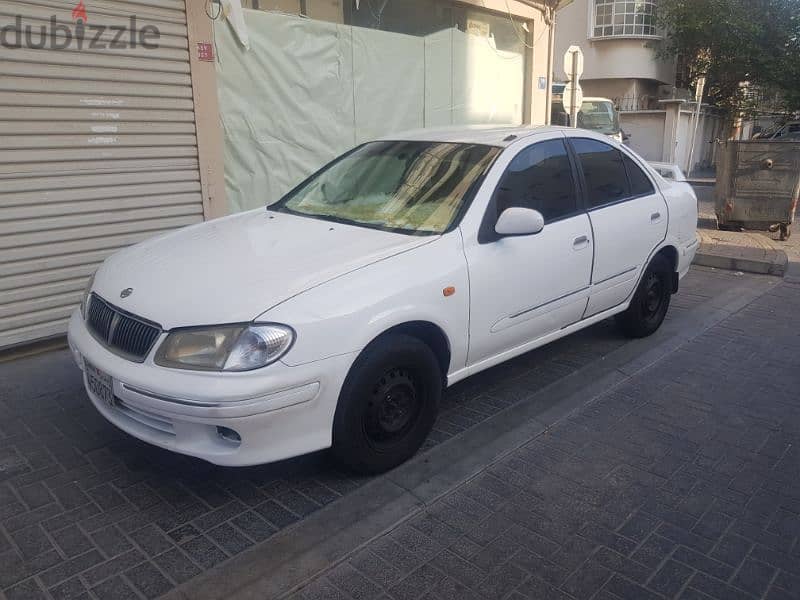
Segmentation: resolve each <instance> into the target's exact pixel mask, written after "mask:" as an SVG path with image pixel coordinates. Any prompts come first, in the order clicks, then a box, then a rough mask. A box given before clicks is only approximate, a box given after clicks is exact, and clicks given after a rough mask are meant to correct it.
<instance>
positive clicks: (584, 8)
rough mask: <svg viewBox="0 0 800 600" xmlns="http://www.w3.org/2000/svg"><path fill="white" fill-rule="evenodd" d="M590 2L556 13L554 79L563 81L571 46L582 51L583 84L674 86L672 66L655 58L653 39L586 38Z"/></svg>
mask: <svg viewBox="0 0 800 600" xmlns="http://www.w3.org/2000/svg"><path fill="white" fill-rule="evenodd" d="M590 9H591V5H590V0H575V1H574V2H572V3H571V4H569V5H567V6H565V7H564V8H562V9H561V10H559V11H558V13H557V14H556V42H555V76H556V78H557V79H559V78H561V79H563V78H566V74H565V73H564V72H563V56H564V53H565V52H566V51H567V48H569V47H570V46H571V45H573V44H574V45H577V46H580V47H581V50H583V54H584V59H585V70H584V74H583V77H582V78H581V80H582V82H585V83H587V84H588V82H589V81H590V80H595V79H617V78H621V79H651V80H655V81H658V82H661V83H674V80H675V63H674V61H672V60H668V61H664V60H660V59H658V58H657V57H656V49H657V47H658V44H659V43H660V42H659V41H657V40H652V39H636V38H631V39H623V38H614V39H596V40H591V39H589V19H590V14H591V10H590Z"/></svg>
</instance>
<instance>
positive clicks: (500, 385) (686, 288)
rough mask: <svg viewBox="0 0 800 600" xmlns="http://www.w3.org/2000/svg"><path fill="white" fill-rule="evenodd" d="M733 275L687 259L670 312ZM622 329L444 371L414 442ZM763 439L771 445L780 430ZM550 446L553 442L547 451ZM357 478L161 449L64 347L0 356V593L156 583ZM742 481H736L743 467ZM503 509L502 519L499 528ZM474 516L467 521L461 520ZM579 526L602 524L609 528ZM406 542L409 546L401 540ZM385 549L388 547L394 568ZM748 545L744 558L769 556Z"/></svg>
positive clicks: (410, 556) (528, 390)
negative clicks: (107, 416)
mask: <svg viewBox="0 0 800 600" xmlns="http://www.w3.org/2000/svg"><path fill="white" fill-rule="evenodd" d="M739 280H740V279H739V278H737V276H736V275H734V274H732V273H726V272H719V271H717V272H715V271H711V270H706V269H697V270H694V271H693V272H692V273H690V275H689V276H688V277H687V278H686V280H685V281H684V282H683V283H682V290H681V293H680V294H679V295H678V296H676V297H675V298H674V301H673V306H672V308H671V311H670V315H669V318H670V319H677V318H680V317H681V315H683V314H684V313H685V312H686V311H688V310H690V309H692V308H693V307H697V306H699V305H701V304H703V303H707V302H711V301H713V300H714V298H716V297H717V296H719V295H720V294H721V293H723V292H725V291H726V290H729V289H730V288H731V286H734V285H736V283H737V281H739ZM626 343H627V342H626V340H624V339H623V338H622V337H621V336H620V335H619V334H618V332H617V330H616V328H615V327H614V325H613V323H612V322H604V323H600V324H598V325H597V326H595V327H592V328H590V329H588V330H586V331H584V332H581V333H579V334H576V335H573V336H571V337H570V338H568V339H565V340H561V341H559V342H556V343H554V344H551V345H549V346H547V347H545V348H541V349H539V350H536V351H534V352H531V353H529V354H526V355H525V356H522V357H519V358H517V359H515V360H513V361H510V362H508V363H506V364H504V365H501V366H498V367H496V368H494V369H491V370H489V371H487V372H484V373H482V374H479V375H477V376H475V377H472V378H470V379H468V380H466V381H464V382H462V383H460V384H458V385H456V386H454V387H453V388H451V389H450V390H448V392H447V394H446V396H445V398H444V401H443V404H442V412H441V416H440V418H439V420H438V422H437V425H436V428H435V430H434V431H433V433H432V435H431V439H430V440H429V441H428V443H427V444H426V446H425V448H424V450H423V451H425V450H428V449H430V448H432V447H434V446H436V445H437V444H439V443H441V442H443V441H445V440H447V439H450V438H452V437H453V436H457V435H459V434H461V433H463V432H465V431H467V430H468V429H471V428H472V427H474V426H475V425H477V424H479V423H481V422H483V421H485V420H486V419H488V418H489V417H491V416H493V415H495V414H497V413H498V412H500V411H502V410H504V409H506V408H507V407H509V406H511V405H513V404H515V403H518V402H520V401H524V400H525V399H526V398H529V397H530V396H531V395H533V394H535V393H536V392H537V391H538V390H541V389H543V388H544V387H545V386H547V385H548V384H550V383H552V382H553V381H556V380H557V379H559V378H561V377H563V376H565V375H568V374H571V373H574V372H576V371H577V370H579V369H580V368H582V367H584V366H586V365H588V364H590V363H593V362H594V361H598V360H601V359H602V358H603V357H604V356H607V355H608V354H609V353H611V352H612V351H614V350H616V349H618V348H620V347H621V346H623V345H624V344H626ZM771 443H772V444H773V446H775V447H776V448H777V447H778V446H779V445H780V444H781V440H780V439H778V438H775V439H774V440H772V442H771ZM594 451H595V452H596V453H598V456H599V455H600V454H602V456H603V457H604V460H606V461H608V464H612V462H613V461H614V460H616V457H617V454H618V453H619V452H620V451H619V450H617V449H616V448H614V447H612V446H608V445H605V444H600V443H598V444H597V446H596V448H595V450H594ZM559 458H560V455H556V454H553V455H552V460H558V459H559ZM669 460H670V459H669V457H667V458H662V462H663V465H664V466H662V467H661V468H662V469H666V468H668V466H669V464H670V463H669ZM736 467H737V465H736V464H731V465H729V466H728V468H730V469H735V468H736ZM570 468H571V471H570V472H571V473H573V476H575V477H577V476H579V475H580V473H581V472H582V469H583V468H584V467H583V466H582V465H581V464H580V463H579V462H573V463H572V464H571V467H570ZM365 481H366V480H364V479H354V478H352V477H350V476H348V475H347V474H343V473H340V472H338V471H337V470H336V469H334V468H333V467H332V466H331V465H330V464H329V463H328V461H327V458H326V456H325V455H324V454H318V455H313V456H309V457H304V458H301V459H296V460H293V461H287V462H284V463H280V464H276V465H267V466H263V467H254V468H246V469H225V468H218V467H214V466H212V465H209V464H207V463H204V462H202V461H198V460H194V459H191V458H187V457H183V456H179V455H176V454H172V453H170V452H167V451H163V450H160V449H158V448H154V447H151V446H148V445H146V444H144V443H141V442H139V441H137V440H135V439H133V438H131V437H129V436H127V435H126V434H124V433H122V432H120V431H119V430H117V429H116V428H114V427H113V426H111V425H110V424H108V423H107V422H106V421H105V420H104V419H103V418H102V417H101V416H100V415H99V414H97V413H96V411H95V410H94V409H93V407H92V406H91V405H90V403H89V402H88V400H87V399H86V396H85V393H84V391H83V389H82V385H81V381H80V378H79V372H78V370H77V368H76V367H75V366H74V365H73V364H72V362H71V358H70V357H69V355H68V353H67V352H66V351H62V352H52V353H49V354H47V355H42V356H37V357H32V358H26V359H21V360H18V361H14V362H10V363H4V364H0V596H2V594H3V593H4V594H5V595H6V597H7V598H9V599H12V598H14V599H16V598H82V599H83V598H99V599H101V600H105V599H107V598H115V599H116V598H143V597H145V598H151V597H156V596H158V595H160V594H163V593H164V592H166V591H168V590H170V589H172V588H174V587H176V586H178V585H180V584H182V583H184V582H185V581H187V580H189V579H191V578H193V577H195V576H196V575H198V574H200V573H202V572H204V571H206V570H208V569H211V568H213V567H215V566H218V565H220V564H221V563H223V562H224V561H226V560H229V559H230V558H231V557H235V556H237V555H238V554H239V553H241V552H242V551H244V550H246V549H248V548H251V547H253V546H254V545H255V544H258V543H261V542H264V541H266V540H269V538H270V537H271V536H273V535H274V534H275V533H276V532H278V531H280V530H282V529H284V528H286V527H290V526H292V525H294V524H296V523H298V522H300V521H301V520H302V519H303V518H305V517H306V516H308V515H309V514H312V513H314V512H316V511H318V510H319V509H321V508H322V507H324V506H327V505H329V504H331V503H332V502H334V501H336V500H338V499H341V498H342V497H345V496H346V495H347V494H348V493H350V492H351V491H353V490H355V489H357V488H359V487H360V486H361V485H362V484H363V483H364V482H365ZM493 481H494V480H492V481H490V483H489V484H488V485H489V488H487V490H486V491H483V488H481V487H480V486H473V487H472V488H470V489H473V495H474V496H475V497H474V498H473V497H470V496H469V495H467V496H466V497H465V498H464V499H463V504H462V503H461V502H459V501H458V498H459V496H455V497H454V498H453V499H452V500H450V501H451V502H455V503H456V506H462V505H463V506H464V507H466V506H471V507H483V506H484V504H485V503H486V501H487V498H491V497H493V496H491V493H492V489H491V488H492V486H500V487H497V488H496V489H495V491H494V493H497V490H502V489H503V487H502V485H501V484H502V482H500V483H493ZM551 485H552V488H551V489H552V490H558V491H559V493H562V492H563V493H567V492H568V491H570V490H572V491H573V492H575V491H577V490H578V489H579V488H578V485H577V484H576V483H574V482H572V481H571V480H569V479H561V478H559V479H553V480H552V481H551ZM742 485H747V482H746V481H745V480H744V479H743V480H742ZM732 493H733V492H732ZM585 500H587V498H584V499H583V501H585ZM767 501H768V499H767V498H766V497H765V498H764V499H763V502H767ZM575 502H577V500H575ZM482 503H483V504H482ZM445 505H446V503H443V506H445ZM576 509H577V505H576ZM481 510H484V509H483V508H481ZM764 510H766V509H764ZM453 514H454V515H462V517H461V518H463V519H464V520H465V521H464V522H465V523H474V522H475V520H476V518H475V517H473V516H470V515H469V513H466V512H460V510H459V511H456V512H454V513H453ZM481 514H484V513H481ZM791 514H793V513H791V512H789V513H788V514H787V515H786V518H787V519H788V518H789V517H790V516H791ZM509 519H510V517H505V518H504V521H503V522H504V523H508V524H509V527H510V526H511V525H510V524H511V523H512V522H513V521H510V520H509ZM708 526H714V522H713V521H709V525H708ZM431 527H432V529H430V530H428V533H426V534H424V535H423V534H420V535H419V536H416V535H415V532H416V529H415V530H413V531H410V532H409V534H408V535H409V536H412V535H414V536H415V537H414V538H413V539H416V540H417V541H418V542H419V543H420V544H430V542H429V541H428V540H429V539H430V534H434V533H435V538H436V539H435V540H434V541H435V542H436V543H435V544H431V545H430V546H427V547H426V549H425V552H424V553H422V550H421V549H420V550H419V553H418V551H417V549H416V546H408V544H410V543H411V542H410V541H409V540H411V539H412V538H411V537H407V536H401V534H398V536H400V537H397V538H396V540H397V541H395V539H394V538H393V539H391V540H390V541H391V543H388V542H387V546H386V547H383V549H382V550H378V552H377V554H375V553H374V552H373V553H370V554H368V555H365V556H364V557H362V558H361V559H357V558H354V559H353V560H352V562H351V564H352V565H353V568H354V569H356V570H357V571H358V572H360V573H363V572H364V571H365V570H366V571H370V572H375V571H382V572H383V575H382V576H383V577H384V578H388V579H391V578H392V577H393V576H395V575H396V577H397V579H398V581H399V577H400V576H401V575H408V574H409V572H410V571H409V570H410V567H412V566H414V567H416V566H418V565H417V561H418V560H419V558H420V557H422V556H428V554H429V553H431V552H433V551H434V550H435V551H437V552H438V551H439V550H441V548H440V547H439V546H440V545H441V540H443V539H445V538H444V537H443V536H446V535H447V532H450V533H452V534H453V535H455V533H456V532H458V530H457V529H452V528H448V526H447V525H446V524H442V525H431ZM559 527H562V526H559ZM550 528H551V527H550V526H542V532H541V536H542V537H541V540H542V542H541V543H542V544H553V543H555V542H554V541H552V537H553V536H554V535H556V533H557V530H555V529H554V530H553V532H551V531H550ZM479 531H481V530H480V529H478V528H476V529H475V530H474V532H473V535H474V536H478V532H479ZM736 533H738V534H740V535H742V536H746V535H747V531H738V532H736ZM482 535H483V536H490V535H492V532H491V531H487V532H486V533H484V534H482ZM586 535H587V536H588V535H597V536H601V537H602V536H604V535H605V530H597V531H587V532H586ZM763 535H764V537H763V539H760V541H759V543H761V544H763V545H764V549H765V550H764V551H766V550H768V549H770V548H773V546H771V545H770V536H772V535H774V534H773V533H772V532H770V531H768V530H764V533H763ZM426 536H427V537H426ZM457 538H458V539H455V540H452V544H451V545H448V547H449V548H450V550H449V552H451V553H452V555H453V557H452V560H456V559H460V560H463V559H464V558H471V557H472V555H473V552H472V551H473V550H474V553H477V552H478V551H479V550H483V549H484V546H485V545H486V544H484V543H483V542H484V541H485V540H484V537H476V538H475V539H473V538H472V537H467V536H463V535H458V536H457ZM620 539H621V540H623V539H624V540H626V539H628V538H623V537H620ZM731 539H735V538H731ZM437 540H438V541H437ZM406 547H413V548H415V549H414V550H413V553H412V552H411V551H406V552H405V553H402V552H401V551H399V550H397V548H401V550H402V549H403V548H406ZM611 547H613V548H616V549H617V550H620V549H622V550H624V548H619V547H618V546H615V545H613V544H611ZM420 548H422V546H420ZM508 550H509V548H508V547H495V546H492V547H491V548H490V549H489V550H487V551H485V553H484V554H482V555H481V558H480V564H482V565H486V566H490V565H493V564H494V563H495V562H502V560H501V558H502V557H504V556H505V555H506V553H508ZM398 553H400V554H398ZM373 554H374V556H373ZM381 556H384V557H386V558H390V559H391V560H392V561H393V564H392V568H387V567H386V565H385V561H383V559H382V558H381ZM437 556H439V555H438V554H437ZM758 556H760V557H761V558H758V559H756V558H754V560H759V561H760V562H763V561H764V560H765V559H766V558H767V556H766V555H761V554H759V555H758ZM398 557H399V558H398ZM438 560H446V558H440V559H438ZM454 564H460V563H454ZM504 564H505V563H504ZM512 566H513V568H514V569H515V570H514V572H513V573H509V574H507V576H506V577H507V578H508V579H509V580H510V579H512V578H513V577H514V576H518V575H519V574H520V573H521V572H522V571H520V569H522V570H523V571H524V568H523V567H521V566H517V565H510V566H508V567H507V568H508V569H512ZM342 568H344V567H342ZM431 568H432V569H436V572H437V573H438V572H439V570H440V569H439V567H435V566H431ZM477 572H479V571H476V573H477ZM787 573H792V572H791V571H788V572H787ZM756 574H757V571H754V575H753V576H752V577H751V578H753V579H755V575H756ZM420 576H421V574H420ZM377 577H379V578H380V577H381V575H377ZM787 577H788V575H787ZM370 579H371V578H370ZM366 580H367V579H366V576H365V581H366ZM339 581H340V585H345V584H344V583H341V582H343V581H348V582H349V583H347V585H351V584H352V585H353V586H355V585H356V582H357V581H361V580H360V579H358V578H357V577H355V576H353V577H351V578H350V579H348V578H343V579H340V580H339ZM459 581H464V579H463V578H462V579H459ZM786 581H787V582H788V581H790V580H788V579H787V580H786ZM388 583H389V581H388V580H384V581H381V580H380V579H378V580H374V579H371V581H367V582H366V583H363V582H362V584H363V585H364V586H365V587H364V588H363V589H364V590H365V591H362V592H359V591H358V589H361V588H358V589H357V588H355V587H354V588H353V589H352V590H350V593H351V595H352V594H355V595H359V594H360V596H361V597H370V594H371V593H372V591H374V587H370V585H371V586H374V585H379V586H380V587H381V589H386V588H387V585H388ZM408 583H409V582H407V584H408ZM418 585H421V584H418ZM483 585H486V586H488V585H490V584H489V583H484V584H483ZM497 585H499V582H498V583H497ZM787 585H788V584H787ZM487 589H488V588H487ZM452 593H456V592H455V591H453V592H452Z"/></svg>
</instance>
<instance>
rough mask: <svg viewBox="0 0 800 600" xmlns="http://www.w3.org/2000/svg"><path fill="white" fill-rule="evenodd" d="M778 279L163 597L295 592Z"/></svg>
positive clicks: (628, 351) (748, 287) (612, 357)
mask: <svg viewBox="0 0 800 600" xmlns="http://www.w3.org/2000/svg"><path fill="white" fill-rule="evenodd" d="M777 283H778V282H777V281H776V280H769V279H759V280H756V281H752V280H743V281H742V283H741V284H740V285H737V286H734V287H732V288H731V289H730V290H728V291H726V292H725V293H723V294H722V295H720V296H719V297H717V298H715V299H714V300H712V301H709V302H706V303H704V304H702V305H700V306H698V307H696V308H695V309H693V310H691V311H689V312H688V313H686V314H684V315H681V317H680V318H678V319H675V320H674V321H668V322H667V323H665V324H664V326H663V327H662V329H661V330H660V331H659V332H658V333H657V334H655V335H654V336H652V337H650V338H647V339H641V340H633V341H631V342H629V343H627V344H625V345H624V346H623V347H621V348H619V349H617V350H615V351H614V352H611V353H610V354H609V355H608V356H606V357H605V358H603V359H602V360H598V361H595V362H594V363H592V364H590V365H587V366H586V367H584V368H583V369H581V370H580V371H577V372H576V373H573V374H571V375H568V376H566V377H564V378H562V379H560V380H558V381H556V382H554V383H553V384H551V385H549V386H547V387H546V388H544V389H542V390H540V391H539V392H537V393H535V394H532V395H531V396H530V397H529V398H527V399H525V400H522V401H520V402H519V403H517V404H515V405H513V406H511V407H509V408H508V409H506V410H505V411H503V412H501V413H499V414H497V415H495V416H494V417H492V418H490V419H488V420H487V421H485V422H483V423H481V424H479V425H477V426H475V427H474V428H473V429H471V430H469V431H467V432H465V433H464V434H462V435H460V436H458V437H455V438H452V439H451V440H448V441H447V442H444V443H442V444H440V445H439V446H436V447H435V448H434V449H432V450H431V451H430V452H428V453H426V454H423V455H421V456H419V457H417V458H415V459H413V460H412V461H410V462H408V463H406V464H405V465H403V466H401V467H399V468H397V469H395V470H394V471H392V472H390V473H388V474H386V475H384V476H382V477H378V478H376V479H374V480H373V481H371V482H369V483H368V484H366V485H365V486H363V487H362V488H360V489H359V490H357V491H356V492H354V493H353V494H350V495H348V497H347V498H346V499H344V501H339V502H336V503H334V504H332V505H330V506H328V507H327V508H325V509H322V510H321V511H319V512H317V513H315V514H313V515H312V516H310V517H309V518H307V519H305V520H304V521H302V522H300V523H298V524H297V525H296V526H295V527H291V528H289V529H288V530H284V531H281V532H280V533H278V534H276V535H275V536H273V537H272V538H270V539H269V540H267V541H266V542H263V543H261V544H259V545H257V546H255V547H254V548H252V549H251V550H249V551H246V552H245V553H243V554H241V555H238V556H237V557H235V558H233V559H231V560H230V561H228V562H226V563H223V564H222V565H220V566H219V567H216V568H214V569H212V570H210V571H207V572H206V573H204V574H202V575H200V576H198V577H196V578H195V579H192V580H190V581H189V582H187V583H185V584H184V585H183V586H181V587H179V588H177V589H176V590H173V592H171V593H169V594H167V595H166V596H165V598H168V599H170V600H206V599H212V598H213V599H217V598H227V599H230V598H235V599H256V598H258V599H260V600H265V599H270V598H280V597H284V596H285V595H288V594H290V593H292V592H293V591H295V590H296V589H298V588H299V587H301V586H302V585H303V584H304V583H306V582H307V581H309V580H310V579H313V578H314V576H316V575H317V574H319V573H321V572H323V571H324V570H326V569H327V568H329V567H331V566H333V565H335V564H337V563H338V562H341V561H342V560H345V559H346V558H347V556H349V555H351V554H352V553H353V552H355V551H356V550H358V548H359V547H361V546H363V545H364V544H366V543H368V542H369V541H371V540H374V539H375V538H377V537H379V536H381V535H383V534H384V533H386V532H387V531H390V530H392V529H394V528H395V527H397V526H398V525H399V524H401V523H403V522H405V521H407V520H408V519H410V518H413V517H414V516H415V515H416V514H418V513H419V512H420V511H421V510H422V509H423V508H424V507H425V506H427V505H429V504H431V503H432V502H434V501H435V500H436V499H438V498H440V497H441V496H442V495H444V494H445V493H447V492H449V491H451V490H453V489H455V488H457V487H458V486H460V485H462V484H463V483H465V482H467V481H469V480H470V479H472V478H473V477H474V476H476V475H477V474H479V473H480V472H481V471H483V470H484V469H485V468H486V467H487V466H489V465H491V464H493V463H495V462H497V461H498V460H501V459H502V458H503V457H504V456H506V455H508V454H509V453H510V452H513V451H514V450H516V449H518V448H519V447H521V446H522V445H524V444H526V443H528V442H529V441H530V440H531V439H533V438H535V437H536V436H538V435H540V434H542V433H543V432H545V431H546V430H547V428H548V427H550V426H551V425H553V424H554V423H556V422H558V421H560V420H562V419H564V418H565V417H567V416H568V415H570V414H572V413H573V412H574V411H575V410H577V409H579V408H581V407H582V406H584V405H586V404H588V403H590V402H592V401H593V400H594V399H595V398H597V397H598V396H600V395H601V394H603V393H605V392H607V391H609V390H610V389H612V388H614V387H616V386H617V385H619V384H620V383H622V382H623V381H625V380H627V379H628V378H629V377H631V376H632V375H633V374H635V373H638V372H639V371H641V370H642V369H646V368H648V367H650V366H652V365H653V364H654V363H656V362H658V361H659V360H661V359H662V358H664V357H665V356H667V355H668V354H670V353H672V352H674V351H675V350H676V349H677V348H678V347H680V346H682V345H683V344H685V343H686V342H687V341H689V340H691V339H693V338H695V337H697V336H699V335H701V334H702V333H703V332H704V331H706V330H707V329H708V328H710V327H712V326H713V325H716V324H717V323H719V322H720V321H722V320H723V319H725V318H727V317H728V316H730V315H731V314H733V313H735V312H737V311H738V310H740V309H741V308H743V307H744V306H746V305H748V304H749V303H750V302H752V301H753V300H755V299H756V298H758V297H760V296H761V295H763V294H764V293H766V292H767V291H768V290H769V289H771V288H772V287H773V286H774V285H777Z"/></svg>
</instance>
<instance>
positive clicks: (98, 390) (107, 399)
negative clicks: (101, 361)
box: [83, 359, 114, 406]
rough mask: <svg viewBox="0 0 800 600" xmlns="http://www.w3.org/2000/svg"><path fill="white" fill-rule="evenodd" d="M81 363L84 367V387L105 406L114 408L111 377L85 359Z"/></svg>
mask: <svg viewBox="0 0 800 600" xmlns="http://www.w3.org/2000/svg"><path fill="white" fill-rule="evenodd" d="M83 363H84V364H85V365H86V385H87V387H88V388H89V391H90V392H91V393H92V394H94V395H95V396H97V397H98V398H99V399H100V400H101V401H102V402H104V403H105V404H106V405H108V406H114V380H113V379H111V375H109V374H107V373H104V372H103V371H101V370H100V369H98V368H97V367H95V366H94V365H93V364H92V363H90V362H89V361H88V360H86V359H84V361H83Z"/></svg>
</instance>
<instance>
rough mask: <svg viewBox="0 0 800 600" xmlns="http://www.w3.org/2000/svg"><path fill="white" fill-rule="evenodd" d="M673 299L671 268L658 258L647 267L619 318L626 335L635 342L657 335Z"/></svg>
mask: <svg viewBox="0 0 800 600" xmlns="http://www.w3.org/2000/svg"><path fill="white" fill-rule="evenodd" d="M671 297H672V267H671V265H670V263H669V261H668V260H667V259H666V258H665V257H664V256H663V255H660V254H659V255H657V256H656V257H655V258H653V260H652V261H651V262H650V264H649V265H648V267H647V270H646V271H645V273H644V276H643V277H642V280H641V281H640V282H639V287H638V288H636V293H635V294H634V295H633V299H632V300H631V304H630V306H629V307H628V309H627V310H626V311H625V312H623V313H621V314H620V315H618V316H617V322H618V323H619V325H620V328H621V329H622V331H623V333H624V334H625V335H627V336H628V337H633V338H641V337H647V336H648V335H652V334H653V333H655V332H656V331H657V330H658V328H659V327H661V323H663V322H664V317H666V316H667V310H668V309H669V302H670V298H671Z"/></svg>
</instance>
